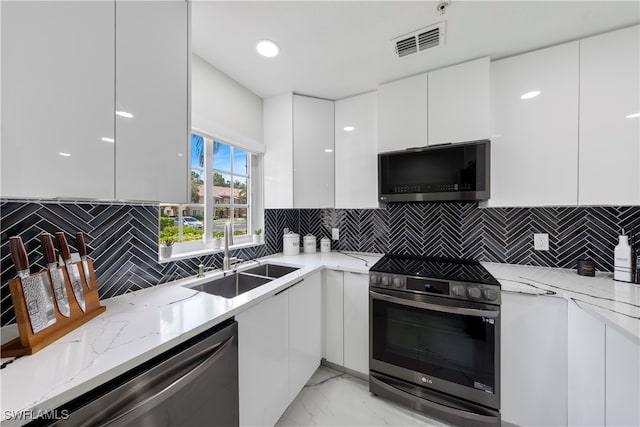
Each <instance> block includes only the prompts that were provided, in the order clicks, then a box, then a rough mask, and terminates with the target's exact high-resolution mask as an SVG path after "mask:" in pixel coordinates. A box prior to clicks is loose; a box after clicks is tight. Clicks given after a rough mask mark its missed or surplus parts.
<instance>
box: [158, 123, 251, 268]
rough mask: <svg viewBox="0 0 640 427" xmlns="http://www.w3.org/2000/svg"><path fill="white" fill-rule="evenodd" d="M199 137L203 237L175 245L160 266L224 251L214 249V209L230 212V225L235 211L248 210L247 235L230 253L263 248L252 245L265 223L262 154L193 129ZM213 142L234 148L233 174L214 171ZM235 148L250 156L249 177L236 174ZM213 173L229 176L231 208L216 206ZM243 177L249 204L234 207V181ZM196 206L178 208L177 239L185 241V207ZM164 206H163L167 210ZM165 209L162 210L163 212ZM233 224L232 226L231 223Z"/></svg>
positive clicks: (240, 238)
mask: <svg viewBox="0 0 640 427" xmlns="http://www.w3.org/2000/svg"><path fill="white" fill-rule="evenodd" d="M191 134H196V135H198V136H200V137H202V138H203V140H204V167H203V169H204V182H205V186H204V203H203V210H204V221H203V222H204V233H203V235H202V239H197V240H190V241H186V242H175V243H174V245H173V246H174V248H173V253H172V255H171V258H168V259H160V262H163V261H164V262H168V261H175V260H177V259H185V258H191V257H195V256H201V255H206V254H210V253H215V252H220V251H223V250H224V248H222V249H214V248H213V213H214V211H215V208H221V207H222V208H230V217H231V219H230V220H231V221H233V216H234V214H235V209H236V208H246V209H247V234H246V235H241V236H233V244H232V245H231V246H230V247H229V249H238V248H242V247H250V246H258V245H263V244H264V239H263V240H262V241H261V242H260V243H253V230H254V229H256V228H262V229H264V227H263V226H262V224H263V223H264V210H263V206H262V200H263V197H262V194H259V192H260V191H262V190H261V189H262V183H261V179H262V176H261V175H262V161H261V160H262V158H261V153H255V152H252V151H251V150H248V149H245V148H244V147H242V146H239V145H235V144H233V143H232V142H228V141H227V140H225V139H223V138H217V137H215V136H211V135H210V134H207V133H206V132H202V131H200V130H197V129H192V130H191V133H190V134H189V135H190V136H191ZM214 141H217V142H219V143H222V144H225V145H228V146H230V147H232V149H231V153H230V154H231V159H230V164H231V169H232V170H231V171H222V170H217V169H213V144H214ZM233 148H238V149H241V150H243V151H245V152H246V153H247V174H246V175H244V174H241V173H240V174H239V173H235V171H234V170H233V154H232V153H233ZM189 165H190V166H189V176H190V175H191V169H192V168H191V145H189ZM214 172H218V173H222V174H229V175H231V184H230V189H231V201H232V203H229V204H222V205H220V204H218V205H216V204H215V203H214V200H213V174H214ZM236 176H237V177H243V178H246V180H247V203H246V204H234V203H233V188H234V187H233V186H234V182H233V177H236ZM195 204H197V203H183V204H178V205H177V206H178V218H179V220H178V235H179V236H181V238H182V222H183V221H182V218H183V213H182V211H183V207H184V206H185V205H195ZM164 205H165V204H162V205H161V206H164ZM166 205H170V206H176V204H174V203H172V204H166ZM161 209H162V208H161ZM232 224H233V222H232Z"/></svg>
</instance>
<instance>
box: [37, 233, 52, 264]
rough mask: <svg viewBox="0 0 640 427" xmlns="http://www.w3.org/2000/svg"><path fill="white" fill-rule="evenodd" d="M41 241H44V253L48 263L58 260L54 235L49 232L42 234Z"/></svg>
mask: <svg viewBox="0 0 640 427" xmlns="http://www.w3.org/2000/svg"><path fill="white" fill-rule="evenodd" d="M40 243H42V254H43V255H44V259H45V261H46V263H47V264H52V263H54V262H56V250H55V248H54V247H53V237H52V236H51V234H49V233H42V234H41V235H40Z"/></svg>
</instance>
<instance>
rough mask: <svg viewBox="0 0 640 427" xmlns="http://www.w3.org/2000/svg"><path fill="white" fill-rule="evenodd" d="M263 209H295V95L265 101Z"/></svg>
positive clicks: (280, 96)
mask: <svg viewBox="0 0 640 427" xmlns="http://www.w3.org/2000/svg"><path fill="white" fill-rule="evenodd" d="M262 114H263V121H264V124H263V132H264V144H265V153H264V207H265V208H266V209H282V208H285V209H286V208H289V209H290V208H293V173H292V171H293V94H292V93H285V94H283V95H278V96H272V97H271V98H267V99H265V100H264V103H263V108H262Z"/></svg>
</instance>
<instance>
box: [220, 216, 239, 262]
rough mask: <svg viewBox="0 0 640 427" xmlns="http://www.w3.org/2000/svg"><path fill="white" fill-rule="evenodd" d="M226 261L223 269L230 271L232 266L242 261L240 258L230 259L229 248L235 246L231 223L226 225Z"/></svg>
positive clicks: (228, 222) (224, 260)
mask: <svg viewBox="0 0 640 427" xmlns="http://www.w3.org/2000/svg"><path fill="white" fill-rule="evenodd" d="M223 242H224V259H223V260H222V269H223V270H225V271H226V270H230V269H231V265H232V264H236V263H238V262H240V261H242V260H241V259H240V258H236V257H231V258H229V246H231V245H232V244H233V231H232V228H231V221H227V222H225V223H224V240H223Z"/></svg>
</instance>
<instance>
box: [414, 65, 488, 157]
mask: <svg viewBox="0 0 640 427" xmlns="http://www.w3.org/2000/svg"><path fill="white" fill-rule="evenodd" d="M489 83H490V79H489V57H485V58H481V59H477V60H475V61H470V62H465V63H464V64H459V65H455V66H453V67H447V68H443V69H441V70H437V71H433V72H430V73H429V77H428V91H427V93H428V99H429V103H428V105H429V124H428V129H429V145H432V144H443V143H446V142H461V141H474V140H478V139H486V138H488V137H489V123H490V118H489V111H490V108H491V105H490V103H489Z"/></svg>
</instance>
